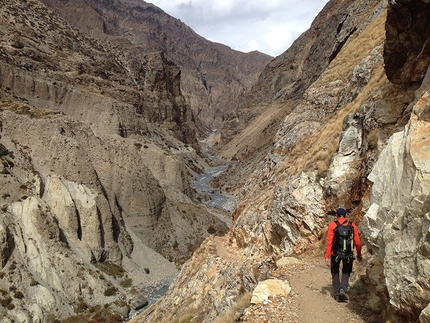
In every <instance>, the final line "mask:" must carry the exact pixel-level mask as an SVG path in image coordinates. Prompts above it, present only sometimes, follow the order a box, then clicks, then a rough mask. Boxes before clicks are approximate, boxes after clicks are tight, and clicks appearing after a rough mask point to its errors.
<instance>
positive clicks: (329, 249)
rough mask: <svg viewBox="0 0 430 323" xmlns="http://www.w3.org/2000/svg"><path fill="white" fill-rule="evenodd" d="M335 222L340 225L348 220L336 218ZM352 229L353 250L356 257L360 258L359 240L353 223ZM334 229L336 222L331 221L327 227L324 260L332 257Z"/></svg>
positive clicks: (341, 217)
mask: <svg viewBox="0 0 430 323" xmlns="http://www.w3.org/2000/svg"><path fill="white" fill-rule="evenodd" d="M337 221H339V223H340V224H347V223H348V220H347V219H345V218H344V217H343V216H340V217H338V218H337ZM352 228H353V230H354V245H355V249H356V251H357V257H358V258H361V240H360V235H359V234H358V229H357V226H356V225H355V223H352ZM335 229H336V222H335V221H332V222H330V224H329V225H328V232H327V243H326V246H325V254H324V258H329V257H330V255H334V252H333V241H334V230H335Z"/></svg>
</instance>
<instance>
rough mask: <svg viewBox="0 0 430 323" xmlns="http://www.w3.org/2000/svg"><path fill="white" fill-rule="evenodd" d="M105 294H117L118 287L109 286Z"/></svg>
mask: <svg viewBox="0 0 430 323" xmlns="http://www.w3.org/2000/svg"><path fill="white" fill-rule="evenodd" d="M104 295H105V296H114V295H116V288H115V287H109V288H108V289H106V290H105V292H104Z"/></svg>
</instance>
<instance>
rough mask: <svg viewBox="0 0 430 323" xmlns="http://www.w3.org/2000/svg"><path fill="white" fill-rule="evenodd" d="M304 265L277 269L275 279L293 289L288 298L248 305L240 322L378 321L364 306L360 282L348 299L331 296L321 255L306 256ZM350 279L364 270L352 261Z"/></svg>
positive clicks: (365, 322) (327, 274)
mask: <svg viewBox="0 0 430 323" xmlns="http://www.w3.org/2000/svg"><path fill="white" fill-rule="evenodd" d="M302 260H303V264H299V265H297V264H296V265H289V266H288V267H283V268H280V269H278V270H277V271H276V272H275V273H274V276H276V277H275V278H278V279H282V280H287V281H288V282H289V283H290V286H291V288H292V291H291V294H290V295H289V296H288V297H276V298H273V299H269V301H268V302H267V303H266V304H256V305H251V306H250V307H248V308H247V309H246V310H245V311H244V314H243V315H242V317H241V321H240V322H245V323H263V322H264V323H379V322H381V321H380V317H378V315H376V314H374V313H372V312H371V311H370V310H369V309H367V308H366V306H365V304H366V294H365V292H364V291H363V289H362V288H360V284H359V283H357V284H353V285H354V286H353V287H352V288H350V290H349V292H348V295H349V298H350V299H349V301H348V302H345V303H338V302H336V301H335V300H334V299H333V296H332V288H331V275H330V269H329V268H328V267H327V266H326V265H325V261H324V259H323V257H315V256H306V257H304V258H302ZM354 266H355V268H354V272H353V275H352V276H351V281H352V282H354V281H355V280H358V276H359V275H361V274H363V271H364V270H365V269H364V267H363V266H362V265H359V264H358V262H356V263H355V264H354Z"/></svg>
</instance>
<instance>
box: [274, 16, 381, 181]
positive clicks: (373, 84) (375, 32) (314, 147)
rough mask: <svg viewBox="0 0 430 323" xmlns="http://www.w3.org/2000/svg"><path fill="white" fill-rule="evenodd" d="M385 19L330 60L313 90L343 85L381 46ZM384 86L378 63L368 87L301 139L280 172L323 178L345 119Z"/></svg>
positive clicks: (378, 21)
mask: <svg viewBox="0 0 430 323" xmlns="http://www.w3.org/2000/svg"><path fill="white" fill-rule="evenodd" d="M385 19H386V13H383V14H381V15H380V16H379V17H378V18H377V19H376V20H375V21H373V22H372V23H371V24H370V25H369V26H368V28H367V29H366V30H365V31H364V32H363V33H362V34H361V35H359V36H358V37H357V38H355V39H354V40H352V41H351V43H350V44H349V45H348V46H347V47H345V49H344V50H342V51H341V52H340V53H339V54H338V56H337V57H336V59H334V60H333V62H332V63H331V65H330V66H329V67H328V68H327V70H326V72H325V73H324V74H323V75H322V77H321V78H320V79H319V80H318V81H316V82H315V84H314V86H316V87H318V86H321V87H323V86H324V84H328V83H330V82H333V81H338V80H340V81H342V82H344V83H345V84H346V83H347V79H348V77H349V75H350V73H351V71H352V69H353V68H354V67H355V66H357V65H358V64H359V63H360V62H361V60H362V59H363V58H365V57H366V56H367V55H368V54H369V53H370V52H371V51H372V50H373V49H374V48H375V47H377V46H378V45H381V44H382V43H383V41H384V38H385ZM387 82H388V80H387V78H386V76H385V71H384V68H383V65H382V63H381V64H379V66H377V68H375V69H374V70H373V75H372V77H371V79H370V81H369V83H368V84H367V85H366V86H365V87H364V88H363V90H362V91H361V92H360V93H359V94H358V95H357V97H356V98H354V100H353V101H352V102H350V103H348V104H346V105H345V106H344V107H343V108H342V109H341V110H339V111H337V112H336V113H334V114H332V115H331V116H330V117H329V119H328V120H327V122H326V123H325V125H323V126H322V128H321V129H317V130H316V131H314V133H313V135H311V136H309V137H307V138H303V139H302V140H301V141H300V142H298V143H297V144H296V146H295V147H294V148H293V149H292V151H291V152H289V153H288V155H289V157H290V158H289V163H288V164H287V165H285V167H284V168H283V169H282V171H286V172H287V174H298V173H301V172H302V171H307V170H310V169H314V170H316V171H317V173H318V176H320V177H324V176H325V175H326V173H327V170H328V167H329V165H330V162H331V158H332V156H333V155H334V154H335V152H336V151H337V149H338V146H339V139H340V134H341V133H342V124H343V120H344V118H345V117H346V116H347V115H348V114H350V113H353V112H357V111H358V110H359V108H360V106H361V105H362V104H363V102H365V101H366V100H367V99H368V98H369V96H370V95H371V94H373V93H375V89H378V88H380V87H382V86H383V85H384V84H386V83H387ZM291 161H294V162H291Z"/></svg>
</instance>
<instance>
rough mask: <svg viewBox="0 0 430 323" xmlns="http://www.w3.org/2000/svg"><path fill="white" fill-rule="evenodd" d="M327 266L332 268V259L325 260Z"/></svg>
mask: <svg viewBox="0 0 430 323" xmlns="http://www.w3.org/2000/svg"><path fill="white" fill-rule="evenodd" d="M325 264H326V265H327V267H330V258H325Z"/></svg>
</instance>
